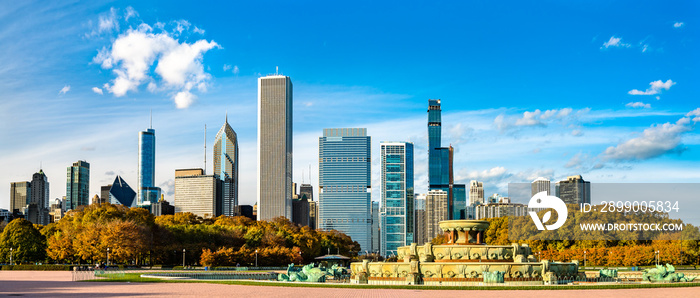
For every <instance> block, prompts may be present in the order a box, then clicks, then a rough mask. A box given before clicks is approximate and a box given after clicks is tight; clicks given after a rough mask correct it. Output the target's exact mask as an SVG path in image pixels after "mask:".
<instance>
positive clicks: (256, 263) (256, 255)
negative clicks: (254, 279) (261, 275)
mask: <svg viewBox="0 0 700 298" xmlns="http://www.w3.org/2000/svg"><path fill="white" fill-rule="evenodd" d="M255 267H256V268H257V267H258V250H257V249H256V250H255Z"/></svg>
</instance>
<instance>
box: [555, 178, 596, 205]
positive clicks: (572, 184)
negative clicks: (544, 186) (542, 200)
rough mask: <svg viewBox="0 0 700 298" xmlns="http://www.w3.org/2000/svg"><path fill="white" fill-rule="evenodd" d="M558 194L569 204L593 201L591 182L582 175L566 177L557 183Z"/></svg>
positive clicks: (556, 190)
mask: <svg viewBox="0 0 700 298" xmlns="http://www.w3.org/2000/svg"><path fill="white" fill-rule="evenodd" d="M555 193H556V196H557V197H559V198H560V199H561V200H562V201H564V203H567V204H581V203H589V204H590V203H591V183H590V182H588V181H585V180H583V177H581V175H575V176H569V177H566V180H562V181H559V182H557V184H556V185H555Z"/></svg>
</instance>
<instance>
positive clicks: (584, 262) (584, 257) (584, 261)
mask: <svg viewBox="0 0 700 298" xmlns="http://www.w3.org/2000/svg"><path fill="white" fill-rule="evenodd" d="M586 252H587V251H585V250H584V251H583V267H586Z"/></svg>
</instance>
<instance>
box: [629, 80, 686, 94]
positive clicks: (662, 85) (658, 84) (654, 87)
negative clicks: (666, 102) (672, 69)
mask: <svg viewBox="0 0 700 298" xmlns="http://www.w3.org/2000/svg"><path fill="white" fill-rule="evenodd" d="M675 84H676V82H674V81H671V80H667V81H666V82H663V81H661V80H658V81H653V82H651V83H649V85H650V87H649V88H647V90H645V91H640V90H637V89H633V90H630V91H629V92H627V93H628V94H631V95H654V94H658V93H660V92H661V90H662V89H666V90H668V89H671V86H673V85H675Z"/></svg>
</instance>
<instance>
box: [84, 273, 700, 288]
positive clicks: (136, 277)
mask: <svg viewBox="0 0 700 298" xmlns="http://www.w3.org/2000/svg"><path fill="white" fill-rule="evenodd" d="M141 274H147V273H125V274H123V275H122V276H118V277H116V276H114V277H112V276H109V275H108V276H107V277H108V278H107V279H95V280H86V282H157V283H213V284H228V285H247V286H274V287H309V288H352V289H410V290H588V289H638V288H686V287H700V283H665V284H664V283H662V284H638V285H627V284H626V285H590V286H582V285H576V286H569V285H558V286H545V285H542V286H411V285H367V284H362V285H358V284H334V283H325V284H313V283H286V282H260V281H244V280H164V279H158V278H144V277H141Z"/></svg>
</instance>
